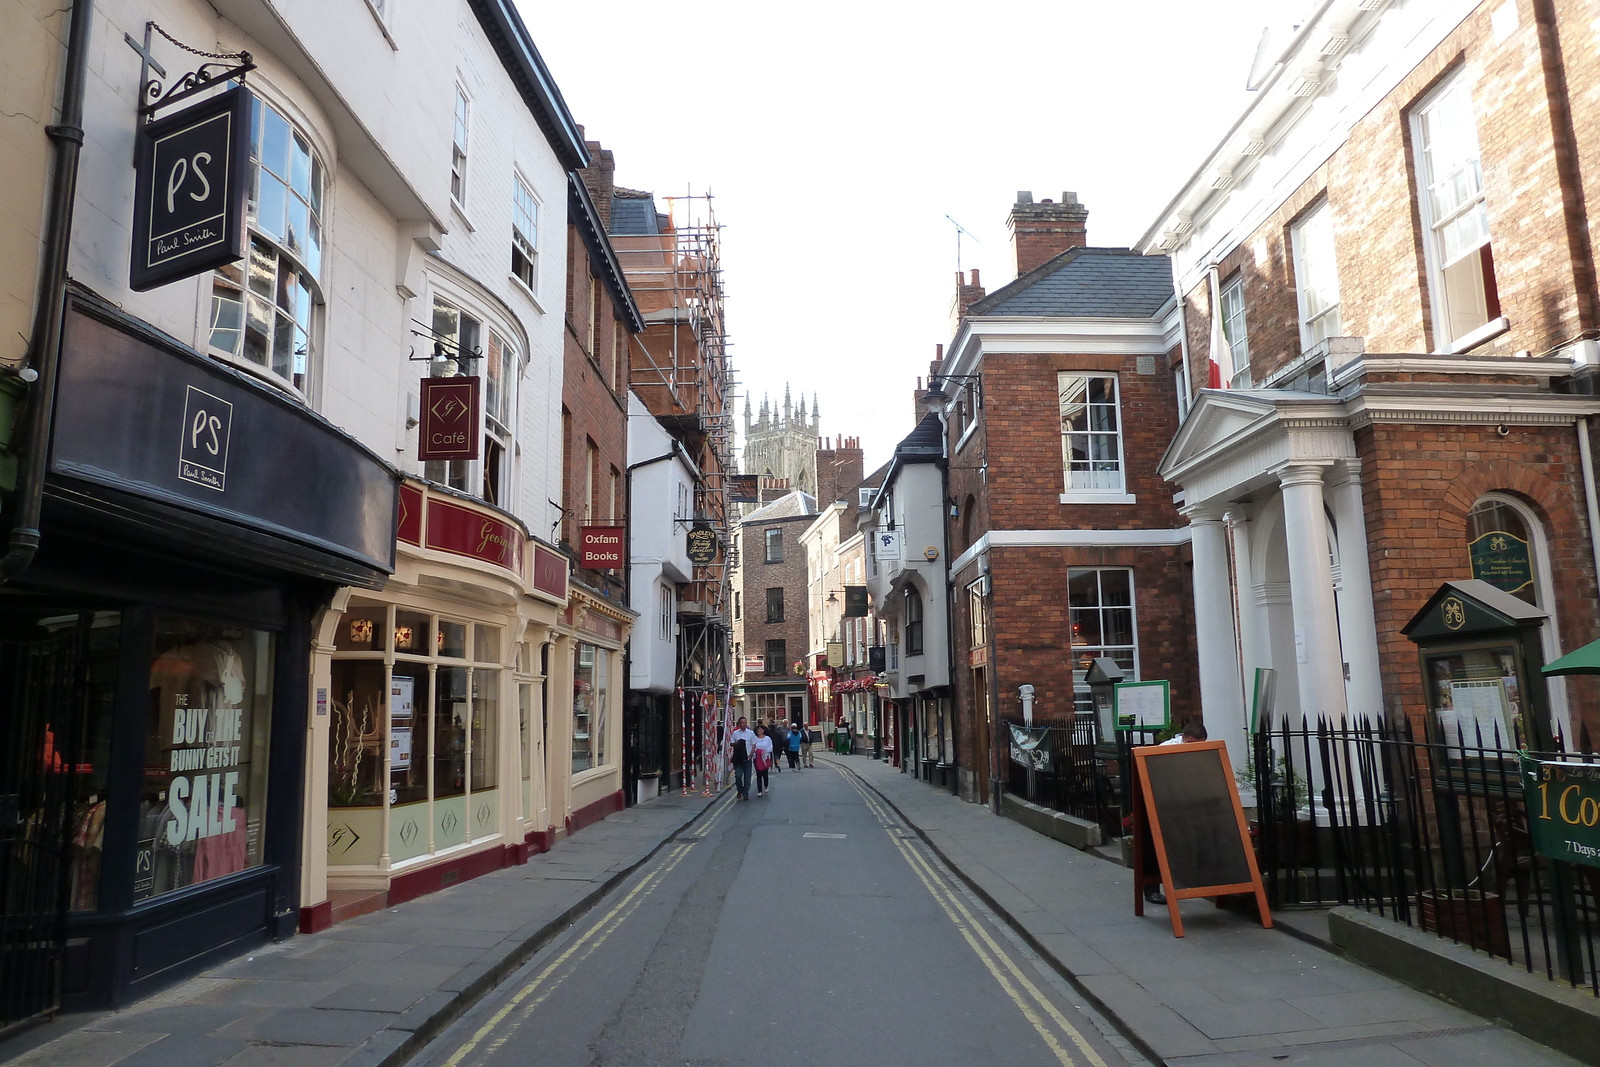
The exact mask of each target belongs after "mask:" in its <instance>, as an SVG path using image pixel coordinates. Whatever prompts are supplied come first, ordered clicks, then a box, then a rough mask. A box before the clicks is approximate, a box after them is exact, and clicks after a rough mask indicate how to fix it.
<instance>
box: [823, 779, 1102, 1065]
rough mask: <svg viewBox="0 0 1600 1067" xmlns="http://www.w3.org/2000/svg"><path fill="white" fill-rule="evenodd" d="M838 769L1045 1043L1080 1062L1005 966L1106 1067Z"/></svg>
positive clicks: (884, 813)
mask: <svg viewBox="0 0 1600 1067" xmlns="http://www.w3.org/2000/svg"><path fill="white" fill-rule="evenodd" d="M835 770H838V771H839V773H840V774H841V775H844V777H845V780H846V781H848V782H849V783H850V785H851V787H852V788H853V789H855V791H856V792H857V794H859V795H860V797H861V799H862V800H863V801H864V802H865V803H866V805H867V808H868V810H869V811H871V812H872V813H873V815H874V816H876V817H877V819H878V822H879V824H880V825H882V826H883V828H884V831H885V832H886V833H888V834H889V840H890V842H891V843H892V844H893V845H894V847H895V848H896V849H897V850H898V851H899V853H900V855H901V856H902V857H903V858H904V859H905V861H906V863H907V864H908V865H909V866H910V867H911V871H912V873H913V874H915V875H916V876H917V879H918V880H919V881H921V882H922V884H923V886H924V887H925V888H926V889H927V890H928V892H929V893H930V894H931V895H932V896H933V899H934V901H935V902H936V903H937V904H938V905H939V907H940V908H941V909H942V910H943V911H944V913H945V915H946V916H947V917H948V918H949V919H950V921H951V923H953V924H954V925H955V927H956V929H957V930H958V931H959V932H960V933H961V936H962V937H963V938H964V939H965V940H966V942H967V945H968V946H969V947H970V948H971V949H972V951H973V953H974V954H975V955H977V957H978V959H979V960H981V961H982V962H983V965H984V966H985V967H986V968H987V969H988V971H989V973H990V974H991V975H992V976H993V977H994V980H995V982H996V983H997V984H998V985H999V986H1000V988H1001V989H1002V990H1004V991H1005V993H1006V995H1007V996H1008V997H1010V998H1011V1001H1012V1003H1014V1004H1015V1005H1016V1006H1017V1010H1019V1011H1020V1012H1022V1015H1023V1017H1024V1018H1025V1019H1027V1020H1028V1022H1030V1023H1031V1024H1033V1028H1034V1029H1035V1030H1036V1031H1038V1033H1039V1036H1040V1037H1041V1038H1043V1039H1044V1043H1045V1045H1046V1046H1048V1047H1049V1049H1050V1051H1051V1052H1053V1053H1055V1056H1056V1058H1057V1059H1058V1060H1060V1061H1061V1062H1062V1063H1063V1064H1064V1065H1067V1067H1072V1065H1073V1064H1074V1060H1073V1059H1072V1057H1071V1055H1070V1054H1069V1053H1068V1051H1067V1050H1066V1049H1065V1048H1063V1047H1062V1045H1061V1043H1060V1042H1059V1041H1058V1040H1057V1039H1056V1036H1055V1034H1054V1033H1052V1032H1051V1031H1050V1030H1049V1028H1048V1027H1047V1026H1046V1025H1045V1023H1044V1020H1043V1019H1041V1018H1040V1017H1039V1015H1038V1013H1036V1012H1035V1011H1034V1010H1033V1008H1032V1007H1031V1006H1030V1005H1029V1004H1028V1003H1027V1001H1025V1000H1024V999H1023V998H1022V996H1021V995H1020V994H1019V993H1018V992H1017V989H1016V987H1015V986H1014V985H1013V984H1012V982H1011V981H1010V980H1008V979H1007V977H1006V976H1005V974H1003V973H1001V970H1000V966H1001V965H1003V966H1004V968H1005V970H1006V971H1009V972H1010V974H1011V978H1012V979H1015V981H1016V984H1017V985H1020V986H1021V987H1022V988H1023V989H1024V990H1026V991H1027V994H1028V996H1029V998H1031V999H1032V1000H1033V1001H1034V1003H1036V1004H1038V1006H1039V1007H1040V1008H1042V1009H1043V1010H1044V1012H1045V1014H1046V1015H1048V1016H1049V1017H1050V1019H1051V1021H1053V1022H1054V1023H1055V1024H1056V1026H1058V1027H1060V1028H1061V1030H1062V1031H1063V1032H1064V1033H1065V1034H1066V1035H1067V1036H1068V1037H1069V1038H1070V1039H1071V1040H1072V1043H1073V1044H1074V1045H1076V1046H1077V1048H1078V1051H1080V1052H1082V1053H1083V1055H1084V1057H1085V1058H1086V1059H1088V1061H1089V1062H1090V1063H1091V1064H1093V1065H1094V1067H1106V1063H1105V1060H1103V1059H1101V1057H1100V1055H1099V1053H1097V1052H1096V1051H1095V1050H1094V1046H1092V1045H1090V1044H1089V1042H1088V1040H1087V1039H1086V1038H1085V1037H1084V1036H1083V1033H1082V1032H1081V1031H1080V1030H1078V1028H1077V1027H1075V1026H1073V1025H1072V1023H1071V1022H1069V1021H1068V1020H1067V1017H1066V1016H1065V1015H1063V1014H1062V1013H1061V1011H1060V1009H1059V1008H1057V1007H1056V1006H1055V1004H1054V1002H1052V1001H1051V1000H1050V998H1049V997H1047V996H1045V994H1044V991H1043V990H1041V989H1040V988H1039V987H1038V986H1037V985H1036V984H1034V983H1033V982H1032V981H1031V980H1030V979H1029V978H1028V977H1027V975H1026V974H1025V973H1024V972H1023V970H1022V969H1021V967H1019V966H1018V965H1017V963H1016V961H1015V960H1013V959H1012V958H1011V955H1010V954H1009V953H1007V952H1006V951H1005V950H1004V949H1002V948H1001V947H1000V945H999V944H998V943H997V942H996V941H995V940H994V938H992V937H990V936H989V931H988V930H987V929H986V928H985V927H984V926H983V924H982V923H980V922H978V920H977V918H976V917H975V916H974V915H973V914H972V913H971V912H970V911H969V910H968V909H967V907H966V905H965V904H963V903H962V901H961V898H960V897H959V896H958V895H957V894H956V893H955V892H954V891H952V890H951V889H950V887H949V886H948V885H947V884H946V883H945V880H944V878H943V877H941V876H940V874H939V872H938V871H937V870H936V869H935V868H934V867H933V865H932V864H931V863H929V862H928V860H927V858H926V857H924V856H923V855H922V854H921V853H920V852H918V851H917V850H916V849H913V848H911V847H910V846H909V845H908V844H907V843H906V842H904V841H901V840H899V839H898V838H896V837H895V836H894V835H893V830H894V828H895V820H894V818H893V817H892V816H891V815H890V814H889V812H888V810H887V809H886V808H885V807H883V805H882V804H881V803H880V802H879V801H878V799H877V797H875V796H873V795H872V794H871V793H869V792H868V791H867V790H866V788H865V787H863V786H862V785H861V784H860V783H859V782H857V781H855V780H854V778H853V776H851V775H849V774H848V773H847V772H845V771H844V770H843V769H842V768H837V767H836V768H835ZM980 940H981V941H982V944H980V943H979V942H980ZM996 960H998V961H999V962H998V964H997V963H996Z"/></svg>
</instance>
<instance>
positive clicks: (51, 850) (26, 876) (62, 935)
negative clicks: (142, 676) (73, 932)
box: [0, 614, 104, 1035]
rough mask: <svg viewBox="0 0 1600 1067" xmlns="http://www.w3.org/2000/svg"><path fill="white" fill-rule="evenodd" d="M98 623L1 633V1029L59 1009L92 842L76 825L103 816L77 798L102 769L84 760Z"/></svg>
mask: <svg viewBox="0 0 1600 1067" xmlns="http://www.w3.org/2000/svg"><path fill="white" fill-rule="evenodd" d="M93 621H94V616H92V615H89V614H83V615H64V616H60V617H58V618H54V619H48V620H43V621H42V622H40V623H39V624H38V625H37V626H27V627H6V630H9V632H5V631H3V630H0V700H3V701H4V704H3V708H4V716H3V718H4V721H5V726H4V728H3V729H0V1035H3V1034H5V1033H9V1032H11V1031H12V1030H15V1029H20V1028H21V1027H23V1026H26V1025H28V1024H29V1023H31V1022H34V1021H36V1020H39V1019H43V1018H46V1017H48V1016H50V1015H51V1014H53V1013H55V1012H56V1011H57V1010H59V1009H60V1006H61V973H62V955H63V951H64V948H65V944H66V919H67V911H68V908H69V906H70V905H71V903H72V894H73V888H74V881H75V877H74V875H75V870H74V866H75V863H76V864H77V866H79V867H83V863H82V862H80V861H87V860H88V859H89V858H90V857H88V855H87V852H88V849H89V847H90V845H91V841H90V840H89V836H90V835H85V836H84V840H82V841H75V838H77V837H78V836H79V835H78V834H75V833H74V830H75V823H77V822H79V821H81V820H82V819H84V818H87V817H91V816H92V814H93V812H94V811H95V810H98V811H99V812H100V813H102V817H103V812H104V806H103V804H100V800H101V798H100V797H92V796H84V797H80V796H79V793H80V792H81V791H82V790H81V789H80V786H85V785H86V783H84V782H80V780H79V779H80V778H85V779H87V778H88V777H90V776H92V775H93V773H94V772H95V768H93V767H92V766H91V765H89V764H86V763H85V762H84V752H85V749H86V745H85V733H86V731H87V729H88V725H89V724H88V723H87V714H86V712H87V690H88V685H87V679H86V673H87V666H88V659H89V657H88V655H87V650H88V642H89V637H90V629H91V626H92V623H93ZM80 772H81V773H80ZM100 773H104V768H100ZM86 788H89V789H93V785H92V784H87V785H86ZM97 805H98V808H97V807H96V806H97ZM93 844H94V852H95V856H94V864H93V870H88V869H83V870H79V871H77V872H76V874H77V876H78V878H79V879H82V880H85V881H89V882H92V881H94V880H96V879H95V876H96V875H97V874H98V852H99V849H98V842H97V841H95V842H93ZM75 852H83V853H85V855H83V856H81V857H77V858H75ZM84 889H85V891H87V892H90V893H92V892H93V887H92V886H89V885H86V886H84Z"/></svg>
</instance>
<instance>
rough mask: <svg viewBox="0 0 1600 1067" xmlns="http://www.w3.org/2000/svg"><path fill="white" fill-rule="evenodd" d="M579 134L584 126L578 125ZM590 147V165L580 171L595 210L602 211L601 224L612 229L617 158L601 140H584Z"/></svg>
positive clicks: (585, 144)
mask: <svg viewBox="0 0 1600 1067" xmlns="http://www.w3.org/2000/svg"><path fill="white" fill-rule="evenodd" d="M578 131H579V134H580V135H581V134H582V132H583V127H582V126H579V127H578ZM583 143H584V146H585V147H587V148H588V149H589V161H590V162H589V165H588V166H587V167H585V168H583V169H582V170H580V171H579V172H578V175H579V177H581V178H582V179H583V184H584V185H585V186H586V187H587V188H588V190H589V198H590V199H591V200H593V201H594V207H595V210H596V211H598V212H599V213H600V225H601V226H603V227H605V228H606V229H607V230H609V229H611V194H612V192H613V191H615V189H616V187H617V179H616V175H617V160H616V157H615V156H614V155H612V154H611V149H609V148H602V147H600V142H599V141H584V142H583Z"/></svg>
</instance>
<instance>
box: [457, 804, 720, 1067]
mask: <svg viewBox="0 0 1600 1067" xmlns="http://www.w3.org/2000/svg"><path fill="white" fill-rule="evenodd" d="M732 808H733V805H732V803H730V802H728V801H723V803H722V808H721V810H719V811H718V812H717V813H716V814H715V815H713V816H712V817H711V820H710V821H709V822H707V823H706V824H705V826H703V827H702V828H701V829H700V830H699V831H698V833H700V834H702V835H704V834H706V833H709V832H710V830H711V828H712V827H714V826H716V825H717V823H719V822H720V821H721V820H722V818H723V816H725V815H726V814H727V813H728V812H729V811H730V810H732ZM694 846H695V842H693V841H686V842H684V843H682V844H680V845H678V846H677V847H676V848H675V849H673V851H672V853H671V855H669V856H668V857H667V859H666V860H665V861H664V862H663V863H662V864H661V865H660V866H658V867H657V868H656V869H655V870H653V871H651V872H650V873H649V874H648V875H646V876H645V877H644V878H643V879H642V880H641V881H640V882H639V884H638V885H636V886H634V887H633V889H632V890H630V891H629V892H628V894H627V895H626V896H625V897H623V898H622V899H621V900H619V901H618V902H617V905H616V907H614V908H612V909H611V910H610V911H608V912H606V914H605V915H603V916H602V917H601V918H600V919H599V920H597V921H596V922H595V923H594V925H592V926H590V927H589V929H587V930H585V931H584V932H583V935H582V936H581V937H579V938H578V939H577V940H576V941H574V942H573V943H572V944H570V945H568V946H567V949H566V951H565V952H563V953H561V955H559V956H557V957H556V958H555V959H554V960H552V961H550V963H549V965H548V966H546V967H545V968H544V970H542V971H540V972H539V973H538V974H537V975H536V976H535V977H534V978H533V980H532V981H530V982H528V984H527V985H525V986H523V987H522V988H521V989H519V990H517V992H516V994H515V995H514V996H513V997H512V998H511V999H510V1000H508V1001H507V1002H506V1003H505V1004H503V1005H501V1007H500V1010H499V1011H496V1012H495V1013H494V1014H493V1015H491V1016H490V1017H489V1018H488V1020H487V1021H486V1022H484V1024H483V1025H482V1026H480V1027H478V1029H477V1031H476V1032H474V1033H473V1035H472V1036H471V1037H470V1038H468V1039H467V1041H466V1042H464V1043H463V1044H462V1045H461V1047H459V1048H457V1049H456V1050H455V1052H453V1053H451V1055H450V1058H449V1059H448V1060H445V1061H444V1063H443V1064H442V1065H441V1067H460V1064H461V1063H462V1061H463V1060H465V1059H466V1058H467V1057H468V1056H470V1055H471V1054H472V1052H473V1051H474V1050H475V1049H476V1048H477V1047H478V1045H479V1044H481V1043H482V1041H483V1039H484V1038H486V1037H488V1036H489V1034H490V1033H491V1032H493V1031H494V1029H495V1028H496V1027H497V1026H499V1025H500V1024H501V1023H503V1022H504V1021H505V1020H506V1017H507V1016H508V1015H510V1014H511V1013H512V1012H513V1011H515V1010H516V1009H517V1008H518V1006H520V1005H521V1004H522V1002H523V1001H525V1000H527V999H528V997H529V996H531V995H532V994H533V993H534V992H535V991H537V990H538V989H539V987H540V986H541V985H543V984H544V983H545V981H546V980H547V979H549V977H550V976H551V975H552V974H555V973H556V971H558V970H559V969H560V968H561V967H562V965H564V964H565V963H567V962H568V961H569V960H572V958H573V957H574V955H577V962H580V963H581V962H582V961H583V960H585V959H587V958H588V957H589V956H590V955H591V954H592V953H593V952H594V951H595V949H597V948H599V947H600V946H601V945H602V944H603V943H604V942H605V939H606V938H607V937H609V936H611V934H612V932H613V931H615V930H616V929H617V928H618V927H620V926H621V925H622V924H623V923H624V922H625V921H627V919H628V916H630V915H632V914H633V912H634V910H635V909H636V908H637V907H638V906H639V905H640V904H641V903H643V902H644V898H645V897H647V896H649V895H650V893H651V892H652V891H653V890H654V889H655V887H656V886H657V885H659V884H660V883H661V882H662V881H663V880H664V879H665V878H666V876H667V875H669V874H671V873H672V870H673V868H674V867H676V866H677V865H678V863H679V862H680V861H681V860H682V859H683V857H684V856H686V855H688V854H689V850H690V849H692V848H694ZM597 935H598V936H597ZM591 940H592V941H593V943H592V944H590V942H591ZM585 946H587V948H585ZM579 950H583V951H582V953H581V955H579V954H578V953H579ZM561 981H562V980H561V979H557V980H556V981H554V982H552V983H551V984H550V988H548V989H546V990H545V991H544V992H543V993H541V994H540V995H539V996H538V997H537V998H535V999H534V1001H533V1002H532V1003H530V1004H529V1005H528V1007H527V1010H526V1011H524V1012H523V1017H524V1018H526V1016H527V1015H528V1014H529V1013H530V1012H532V1011H533V1009H534V1008H536V1007H538V1006H539V1005H540V1004H541V1003H543V1002H544V1000H545V998H547V997H548V996H549V995H550V994H551V993H553V992H554V991H555V989H556V987H557V986H559V985H560V984H561ZM519 1021H520V1020H519ZM510 1036H511V1032H510V1031H508V1032H507V1033H505V1034H502V1035H501V1036H500V1037H499V1038H498V1039H497V1040H495V1041H494V1042H492V1043H491V1044H490V1045H489V1047H488V1048H487V1049H486V1050H485V1051H486V1052H487V1053H489V1054H493V1053H494V1052H495V1051H497V1050H498V1049H499V1048H500V1047H501V1046H502V1045H504V1044H505V1043H506V1040H507V1039H508V1038H509V1037H510Z"/></svg>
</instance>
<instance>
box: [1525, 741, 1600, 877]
mask: <svg viewBox="0 0 1600 1067" xmlns="http://www.w3.org/2000/svg"><path fill="white" fill-rule="evenodd" d="M1522 790H1523V797H1524V799H1525V801H1526V803H1527V806H1528V836H1529V838H1530V839H1531V840H1532V842H1533V850H1534V852H1536V853H1538V854H1539V855H1541V856H1548V857H1549V858H1550V859H1553V860H1565V861H1567V862H1568V863H1583V864H1587V865H1588V866H1590V867H1600V764H1594V763H1547V762H1543V761H1539V760H1531V759H1529V758H1528V757H1527V756H1523V757H1522Z"/></svg>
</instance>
